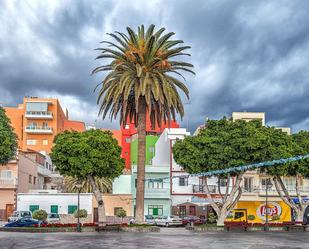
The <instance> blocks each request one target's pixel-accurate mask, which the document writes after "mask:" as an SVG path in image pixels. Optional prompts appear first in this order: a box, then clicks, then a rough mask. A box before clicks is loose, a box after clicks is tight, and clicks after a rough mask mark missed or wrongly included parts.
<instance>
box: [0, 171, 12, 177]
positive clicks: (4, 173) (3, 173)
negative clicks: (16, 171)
mask: <svg viewBox="0 0 309 249" xmlns="http://www.w3.org/2000/svg"><path fill="white" fill-rule="evenodd" d="M0 173H1V174H0V178H2V179H11V178H12V177H13V175H12V170H1V171H0Z"/></svg>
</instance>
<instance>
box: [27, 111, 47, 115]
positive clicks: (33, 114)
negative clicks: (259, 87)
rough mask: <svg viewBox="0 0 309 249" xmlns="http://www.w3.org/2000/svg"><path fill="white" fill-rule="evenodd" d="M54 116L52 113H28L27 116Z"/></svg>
mask: <svg viewBox="0 0 309 249" xmlns="http://www.w3.org/2000/svg"><path fill="white" fill-rule="evenodd" d="M27 115H30V116H53V113H52V112H49V111H26V116H27Z"/></svg>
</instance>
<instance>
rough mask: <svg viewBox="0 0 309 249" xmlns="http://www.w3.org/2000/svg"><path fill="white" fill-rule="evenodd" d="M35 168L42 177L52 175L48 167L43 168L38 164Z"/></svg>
mask: <svg viewBox="0 0 309 249" xmlns="http://www.w3.org/2000/svg"><path fill="white" fill-rule="evenodd" d="M37 170H38V174H40V175H42V176H44V177H51V176H52V172H51V171H50V170H49V169H47V168H45V167H43V166H41V165H38V167H37Z"/></svg>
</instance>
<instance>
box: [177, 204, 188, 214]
mask: <svg viewBox="0 0 309 249" xmlns="http://www.w3.org/2000/svg"><path fill="white" fill-rule="evenodd" d="M186 214H187V210H186V206H179V216H186Z"/></svg>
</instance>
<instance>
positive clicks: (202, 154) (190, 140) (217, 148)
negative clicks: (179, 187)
mask: <svg viewBox="0 0 309 249" xmlns="http://www.w3.org/2000/svg"><path fill="white" fill-rule="evenodd" d="M297 148H298V147H297V145H295V143H294V142H293V140H292V138H291V137H289V136H288V135H287V134H286V133H284V132H282V131H280V130H276V129H275V128H272V127H265V126H263V125H262V123H261V122H260V121H257V120H256V121H250V122H246V121H243V120H236V121H232V120H229V119H226V118H223V119H221V120H209V121H207V123H206V124H205V128H203V129H201V131H200V132H199V134H198V135H197V136H193V137H186V138H185V139H184V140H182V141H178V142H176V144H175V145H174V147H173V154H174V159H175V161H176V162H177V163H178V164H179V165H181V166H182V167H183V168H184V169H185V170H186V171H187V172H189V173H200V172H209V171H213V170H221V169H227V168H231V167H235V166H241V165H247V164H251V163H257V162H262V161H268V160H274V159H280V158H287V157H291V156H294V155H295V154H296V151H297ZM278 167H279V166H278ZM243 173H244V172H233V173H232V174H231V175H232V176H235V177H236V179H235V184H234V185H233V186H232V187H231V191H230V192H229V191H228V189H229V183H230V176H229V175H225V174H222V175H219V176H218V177H219V180H220V178H227V179H228V181H227V184H228V185H227V187H226V192H225V194H224V196H223V197H222V205H218V204H217V203H215V202H214V201H212V202H211V204H212V207H213V208H214V210H215V211H216V213H217V215H218V223H217V224H218V225H223V222H224V219H225V217H226V215H227V214H228V213H229V211H230V210H232V209H233V208H234V206H235V205H236V203H237V201H238V200H239V198H240V196H241V194H242V189H241V187H240V183H241V180H242V175H243ZM205 182H206V185H205V190H206V194H207V195H208V198H209V199H211V195H210V193H209V190H208V187H207V178H205ZM218 191H219V193H221V192H220V187H219V181H218ZM221 196H222V195H221Z"/></svg>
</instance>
